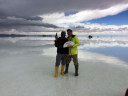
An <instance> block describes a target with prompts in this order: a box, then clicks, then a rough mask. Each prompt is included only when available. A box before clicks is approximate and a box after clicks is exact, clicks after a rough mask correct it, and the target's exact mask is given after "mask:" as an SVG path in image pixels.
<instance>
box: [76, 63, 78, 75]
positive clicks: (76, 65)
mask: <svg viewBox="0 0 128 96" xmlns="http://www.w3.org/2000/svg"><path fill="white" fill-rule="evenodd" d="M75 76H78V65H75Z"/></svg>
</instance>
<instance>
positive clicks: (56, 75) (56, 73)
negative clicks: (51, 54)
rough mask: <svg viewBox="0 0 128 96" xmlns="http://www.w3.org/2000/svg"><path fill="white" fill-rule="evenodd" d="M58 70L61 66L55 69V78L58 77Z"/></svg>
mask: <svg viewBox="0 0 128 96" xmlns="http://www.w3.org/2000/svg"><path fill="white" fill-rule="evenodd" d="M58 69H59V66H56V67H55V77H58Z"/></svg>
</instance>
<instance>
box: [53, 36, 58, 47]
mask: <svg viewBox="0 0 128 96" xmlns="http://www.w3.org/2000/svg"><path fill="white" fill-rule="evenodd" d="M54 45H55V47H58V46H59V38H58V39H56V40H55V43H54Z"/></svg>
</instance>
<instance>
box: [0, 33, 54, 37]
mask: <svg viewBox="0 0 128 96" xmlns="http://www.w3.org/2000/svg"><path fill="white" fill-rule="evenodd" d="M0 37H54V35H21V34H0Z"/></svg>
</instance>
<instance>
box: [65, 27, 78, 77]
mask: <svg viewBox="0 0 128 96" xmlns="http://www.w3.org/2000/svg"><path fill="white" fill-rule="evenodd" d="M67 34H68V38H67V39H68V41H72V42H73V43H74V45H67V46H68V47H69V53H68V56H67V60H66V68H65V72H64V73H65V74H67V73H68V67H69V63H70V62H71V59H73V62H74V66H75V76H78V67H79V64H78V48H77V46H79V40H78V37H77V36H76V35H73V33H72V30H71V29H68V30H67Z"/></svg>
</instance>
